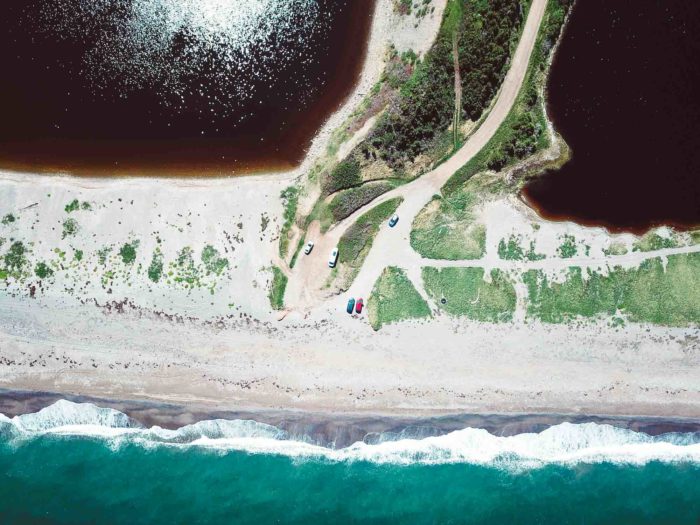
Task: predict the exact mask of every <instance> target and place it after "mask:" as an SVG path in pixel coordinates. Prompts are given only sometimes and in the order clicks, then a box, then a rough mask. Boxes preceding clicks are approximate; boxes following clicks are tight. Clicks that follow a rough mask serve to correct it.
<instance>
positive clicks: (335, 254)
mask: <svg viewBox="0 0 700 525" xmlns="http://www.w3.org/2000/svg"><path fill="white" fill-rule="evenodd" d="M337 262H338V247H337V246H336V247H335V248H333V251H332V252H331V256H330V257H329V258H328V266H329V267H330V268H335V264H336V263H337Z"/></svg>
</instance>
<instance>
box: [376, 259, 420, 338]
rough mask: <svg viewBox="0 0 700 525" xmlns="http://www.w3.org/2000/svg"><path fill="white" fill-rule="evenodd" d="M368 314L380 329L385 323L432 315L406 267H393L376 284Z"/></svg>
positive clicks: (387, 269)
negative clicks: (408, 274)
mask: <svg viewBox="0 0 700 525" xmlns="http://www.w3.org/2000/svg"><path fill="white" fill-rule="evenodd" d="M367 314H368V317H369V322H370V324H371V325H372V328H374V329H375V330H379V329H380V328H381V327H382V326H383V325H385V324H390V323H396V322H398V321H403V320H406V319H423V318H426V317H430V307H429V306H428V303H426V302H425V300H424V299H423V298H422V297H421V296H420V294H419V293H418V292H417V291H416V289H415V288H414V286H413V283H411V281H410V280H409V279H408V277H406V274H405V273H404V272H403V270H401V269H399V268H395V267H389V268H385V269H384V271H383V272H382V274H381V275H380V276H379V279H377V282H376V283H375V284H374V288H373V289H372V295H371V296H370V298H369V301H368V302H367Z"/></svg>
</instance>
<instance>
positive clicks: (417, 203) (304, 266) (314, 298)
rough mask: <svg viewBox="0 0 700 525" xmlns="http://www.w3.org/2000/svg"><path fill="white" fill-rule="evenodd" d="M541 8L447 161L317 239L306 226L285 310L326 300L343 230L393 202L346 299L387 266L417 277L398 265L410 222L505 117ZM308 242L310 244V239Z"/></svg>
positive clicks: (361, 292)
mask: <svg viewBox="0 0 700 525" xmlns="http://www.w3.org/2000/svg"><path fill="white" fill-rule="evenodd" d="M546 6H547V0H533V2H532V6H531V8H530V12H529V14H528V17H527V21H526V22H525V28H524V29H523V34H522V37H521V38H520V42H519V43H518V47H517V49H516V51H515V54H514V55H513V59H512V61H511V66H510V69H509V71H508V73H507V74H506V77H505V79H504V81H503V84H502V86H501V90H500V92H499V93H498V96H497V98H496V102H495V104H494V106H493V108H492V109H491V111H490V113H489V115H488V116H487V118H486V119H485V120H484V122H483V123H482V125H481V126H480V127H479V128H478V129H477V130H476V131H475V132H474V133H473V134H472V136H471V137H470V138H469V139H468V140H467V142H466V143H465V144H464V145H463V146H462V147H461V148H460V149H459V150H458V151H457V152H456V153H455V154H454V155H453V156H452V157H451V158H450V159H449V160H447V161H446V162H444V163H443V164H441V165H440V166H438V167H437V168H435V169H434V170H433V171H431V172H429V173H427V174H425V175H423V176H422V177H420V178H418V179H416V180H415V181H413V182H410V183H408V184H406V185H404V186H401V187H399V188H397V189H395V190H392V191H390V192H388V193H385V194H384V195H382V196H381V197H378V198H377V199H375V200H374V201H372V202H371V203H369V204H367V205H365V206H363V207H362V208H360V209H359V210H357V211H356V212H355V213H353V214H352V215H350V216H349V217H347V218H346V219H344V220H343V221H341V222H340V223H338V224H337V225H335V226H334V227H333V228H331V229H330V230H329V231H328V232H326V233H325V234H324V235H321V234H320V232H319V230H318V227H317V225H312V226H311V229H310V232H309V233H310V234H311V233H313V237H314V241H315V242H316V248H315V249H314V252H313V254H312V256H309V257H301V258H300V260H299V262H298V264H297V266H296V267H295V268H294V270H293V271H292V272H291V273H290V276H289V283H288V285H287V293H286V296H285V303H286V304H287V306H288V307H289V308H290V309H295V310H306V309H309V308H312V307H314V306H316V305H318V304H319V303H320V302H322V301H323V300H324V299H325V298H327V297H326V295H327V293H324V290H323V286H324V284H325V283H326V281H327V279H328V276H329V275H330V269H329V268H328V261H327V259H328V254H329V253H330V251H331V250H332V249H333V247H334V246H336V245H337V244H338V240H339V239H340V237H341V236H342V235H343V233H345V231H346V230H347V228H348V227H350V226H351V225H352V224H353V223H354V222H355V221H356V220H357V219H358V218H359V217H360V216H361V215H362V214H364V213H366V212H367V211H369V210H370V209H371V208H373V207H375V206H376V205H377V204H380V203H382V202H385V201H387V200H389V199H393V198H394V197H403V199H404V201H403V203H402V204H401V206H399V209H398V210H397V213H398V215H399V217H400V221H399V224H398V225H397V226H396V227H395V228H392V229H388V228H382V229H381V230H380V232H379V234H378V235H377V238H376V239H375V241H374V246H373V247H372V249H371V250H370V253H369V255H368V256H367V259H366V260H365V263H364V265H363V266H362V269H361V271H360V273H359V275H358V276H357V278H356V279H355V281H354V283H353V285H352V288H351V289H350V294H349V295H350V296H352V295H356V296H364V297H366V296H368V295H369V292H370V291H371V288H372V285H373V284H374V282H375V281H376V279H377V278H378V277H379V275H380V274H381V272H382V270H383V269H384V268H385V267H386V266H389V265H394V264H398V265H400V266H402V267H404V268H406V269H407V271H408V273H409V276H411V275H412V274H413V273H415V272H416V271H420V268H413V267H412V266H411V265H408V266H407V265H406V264H405V261H404V262H403V263H402V259H405V257H404V256H405V255H406V254H407V251H406V250H410V245H409V241H408V239H409V235H410V232H411V224H412V223H413V219H414V218H415V216H416V215H417V214H418V213H419V212H420V210H421V209H423V207H424V206H425V205H426V204H427V203H428V202H429V201H430V199H431V198H432V196H433V195H434V194H436V193H438V192H439V191H440V189H441V188H442V186H443V185H444V184H445V182H447V180H448V179H449V178H450V177H451V176H452V174H453V173H455V171H457V170H458V169H459V168H461V167H462V166H463V165H465V164H466V163H467V162H469V160H471V159H472V157H474V155H476V154H477V153H478V152H479V151H481V149H482V148H483V147H484V146H485V145H486V144H487V143H488V141H489V140H490V139H491V137H493V135H494V134H495V133H496V131H497V130H498V128H499V127H500V126H501V124H502V123H503V121H504V120H505V118H506V117H507V116H508V113H510V110H511V108H512V107H513V104H514V103H515V101H516V99H517V96H518V93H519V92H520V88H521V86H522V84H523V81H524V80H525V75H526V73H527V68H528V64H529V61H530V56H531V55H532V50H533V49H534V46H535V41H536V40H537V33H538V31H539V28H540V24H541V22H542V18H543V16H544V12H545V8H546ZM308 238H312V235H310V236H309V237H308Z"/></svg>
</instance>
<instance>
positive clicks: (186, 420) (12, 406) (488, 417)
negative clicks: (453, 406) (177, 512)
mask: <svg viewBox="0 0 700 525" xmlns="http://www.w3.org/2000/svg"><path fill="white" fill-rule="evenodd" d="M60 399H66V400H68V401H72V402H75V403H92V404H94V405H97V406H99V407H103V408H112V409H115V410H118V411H120V412H123V413H124V414H126V415H128V416H129V417H130V418H132V419H134V420H135V421H136V422H138V423H139V424H141V425H143V426H145V427H151V426H159V427H162V428H167V429H177V428H180V427H182V426H185V425H190V424H193V423H197V422H199V421H205V420H213V419H226V420H236V419H243V420H253V421H257V422H259V423H265V424H268V425H273V426H275V427H277V428H279V429H281V430H284V431H285V432H286V433H287V434H289V436H290V438H293V439H297V440H303V441H310V442H313V443H315V444H319V445H322V446H326V447H334V448H343V447H347V446H349V445H351V444H353V443H356V442H358V441H364V442H366V443H369V444H371V443H375V442H377V441H378V440H379V439H380V438H381V439H385V440H386V439H387V438H388V439H391V438H392V437H394V438H399V437H403V438H416V439H422V438H426V437H429V436H439V435H443V434H447V433H449V432H453V431H456V430H461V429H464V428H481V429H484V430H487V431H488V432H489V433H491V434H493V435H497V436H513V435H516V434H522V433H529V432H541V431H543V430H545V429H547V428H549V427H551V426H554V425H558V424H560V423H565V422H566V423H575V424H578V423H597V424H607V425H612V426H615V427H618V428H625V429H629V430H633V431H635V432H644V433H646V434H649V435H652V436H656V435H660V434H665V433H669V432H679V433H688V432H700V420H699V419H694V418H664V417H642V416H600V415H580V414H449V415H445V416H439V417H401V416H387V415H378V414H377V415H372V414H368V415H363V416H357V415H353V414H344V413H328V412H326V413H324V412H303V411H294V410H289V411H282V410H256V411H246V410H225V409H211V408H207V407H204V406H197V405H178V404H169V403H155V402H148V401H125V400H115V399H105V398H99V397H90V396H77V395H66V394H57V393H52V392H30V391H23V390H5V389H0V413H1V414H4V415H6V416H8V417H13V416H16V415H20V414H27V413H32V412H37V411H39V410H41V409H42V408H45V407H47V406H49V405H51V404H53V403H55V402H56V401H58V400H60Z"/></svg>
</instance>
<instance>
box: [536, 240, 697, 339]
mask: <svg viewBox="0 0 700 525" xmlns="http://www.w3.org/2000/svg"><path fill="white" fill-rule="evenodd" d="M523 280H524V282H525V284H526V285H527V288H528V295H529V301H528V315H529V316H530V317H533V318H536V319H540V320H542V321H544V322H547V323H561V322H566V321H570V320H572V319H575V318H577V317H596V316H601V315H606V316H613V315H615V314H616V313H617V312H618V311H619V312H620V313H621V314H622V315H624V316H625V317H626V318H627V319H629V320H631V321H638V322H650V323H655V324H661V325H672V326H683V325H688V324H698V323H700V254H699V253H692V254H683V255H674V256H671V257H668V263H667V265H666V269H665V271H664V264H663V262H662V260H661V259H659V258H655V259H649V260H647V261H644V262H643V263H642V264H641V265H640V266H639V268H634V269H623V268H619V267H618V268H615V269H613V270H611V271H610V273H609V274H608V275H601V274H599V273H597V272H594V271H586V272H585V273H584V272H583V271H582V270H581V269H580V268H578V267H572V268H569V270H568V273H567V276H566V280H565V281H564V282H562V283H555V282H550V281H549V280H548V279H547V278H546V276H545V275H544V274H543V273H542V272H541V271H539V270H538V271H535V270H531V271H529V272H526V273H525V274H524V275H523Z"/></svg>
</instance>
